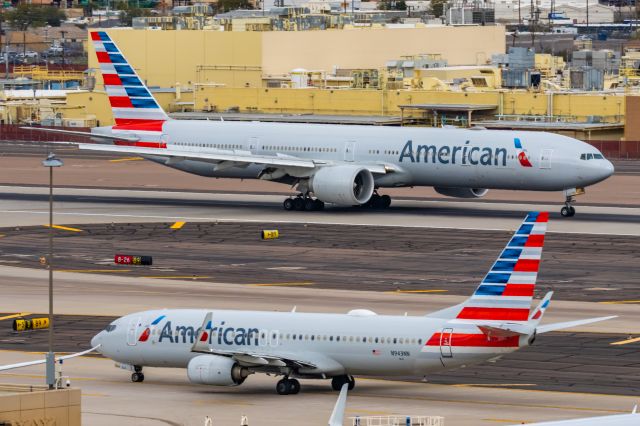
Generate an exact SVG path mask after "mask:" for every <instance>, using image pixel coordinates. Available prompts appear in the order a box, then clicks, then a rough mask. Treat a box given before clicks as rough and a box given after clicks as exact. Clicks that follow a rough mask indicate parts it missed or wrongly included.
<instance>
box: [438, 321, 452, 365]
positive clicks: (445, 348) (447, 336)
mask: <svg viewBox="0 0 640 426" xmlns="http://www.w3.org/2000/svg"><path fill="white" fill-rule="evenodd" d="M452 338H453V328H443V329H442V333H440V356H442V358H453V352H452V351H451V339H452Z"/></svg>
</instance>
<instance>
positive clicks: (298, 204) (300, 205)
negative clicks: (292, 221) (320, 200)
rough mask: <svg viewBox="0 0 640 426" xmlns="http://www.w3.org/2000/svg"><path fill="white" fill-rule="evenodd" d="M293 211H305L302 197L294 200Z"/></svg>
mask: <svg viewBox="0 0 640 426" xmlns="http://www.w3.org/2000/svg"><path fill="white" fill-rule="evenodd" d="M293 209H294V210H297V211H302V210H304V200H303V199H302V198H300V197H297V198H294V199H293Z"/></svg>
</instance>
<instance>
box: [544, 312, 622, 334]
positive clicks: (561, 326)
mask: <svg viewBox="0 0 640 426" xmlns="http://www.w3.org/2000/svg"><path fill="white" fill-rule="evenodd" d="M613 318H618V316H617V315H612V316H608V317H598V318H588V319H583V320H577V321H567V322H556V323H553V324H545V325H541V326H538V328H537V329H536V330H537V332H538V334H541V333H548V332H550V331H556V330H563V329H565V328H573V327H578V326H581V325H587V324H591V323H594V322H600V321H607V320H610V319H613Z"/></svg>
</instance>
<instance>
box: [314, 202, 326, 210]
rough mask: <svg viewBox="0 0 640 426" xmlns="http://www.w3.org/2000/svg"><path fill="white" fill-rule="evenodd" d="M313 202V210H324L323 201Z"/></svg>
mask: <svg viewBox="0 0 640 426" xmlns="http://www.w3.org/2000/svg"><path fill="white" fill-rule="evenodd" d="M313 204H314V210H317V211H321V210H324V201H320V200H315V201H314V202H313Z"/></svg>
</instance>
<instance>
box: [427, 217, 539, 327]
mask: <svg viewBox="0 0 640 426" xmlns="http://www.w3.org/2000/svg"><path fill="white" fill-rule="evenodd" d="M548 220H549V214H548V213H546V212H531V213H528V214H527V217H526V218H525V219H524V221H523V222H522V224H521V225H520V226H519V227H518V229H517V230H516V232H515V233H514V235H513V236H512V237H511V239H510V240H509V242H508V243H507V245H506V247H505V248H504V250H502V253H501V254H500V256H499V257H498V259H497V260H496V261H495V263H494V264H493V266H492V267H491V269H490V270H489V272H488V273H487V275H486V276H485V277H484V279H483V280H482V282H481V283H480V285H479V286H478V288H476V290H475V292H474V293H473V295H472V296H471V297H470V298H469V299H467V300H466V301H465V302H463V303H461V304H459V305H457V306H454V307H452V308H448V309H444V310H442V311H438V312H434V313H432V314H429V315H428V316H432V317H438V318H446V319H451V320H457V321H459V322H465V323H478V324H491V323H494V322H496V323H498V322H499V323H503V322H509V323H521V324H525V323H527V322H528V321H529V314H530V310H531V302H532V300H533V292H534V289H535V285H536V279H537V276H538V268H539V266H540V259H541V256H542V247H543V245H544V236H545V232H546V230H547V222H548ZM549 297H550V295H549ZM545 299H546V298H545ZM542 303H543V304H544V303H546V305H548V303H549V301H548V300H547V301H546V302H544V301H543V302H542ZM546 305H545V306H544V308H546ZM538 309H542V305H540V307H539V308H538ZM539 312H540V314H539V315H540V316H541V315H542V310H540V311H539ZM536 319H537V318H536Z"/></svg>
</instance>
